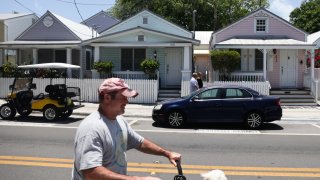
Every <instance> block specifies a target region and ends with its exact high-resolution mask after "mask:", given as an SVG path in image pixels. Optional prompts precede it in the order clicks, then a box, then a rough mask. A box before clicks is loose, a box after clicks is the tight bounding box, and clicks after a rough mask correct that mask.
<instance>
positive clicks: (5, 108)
mask: <svg viewBox="0 0 320 180" xmlns="http://www.w3.org/2000/svg"><path fill="white" fill-rule="evenodd" d="M16 113H17V111H16V109H15V108H14V107H13V106H12V105H11V104H9V103H6V104H3V105H2V106H1V107H0V117H1V118H2V119H8V120H9V119H12V118H14V116H15V115H16Z"/></svg>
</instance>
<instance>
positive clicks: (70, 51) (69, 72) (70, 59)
mask: <svg viewBox="0 0 320 180" xmlns="http://www.w3.org/2000/svg"><path fill="white" fill-rule="evenodd" d="M67 63H68V64H72V49H71V48H67ZM67 73H68V76H67V77H68V78H72V70H71V69H68V71H67Z"/></svg>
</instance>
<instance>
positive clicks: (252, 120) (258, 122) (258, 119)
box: [245, 112, 263, 129]
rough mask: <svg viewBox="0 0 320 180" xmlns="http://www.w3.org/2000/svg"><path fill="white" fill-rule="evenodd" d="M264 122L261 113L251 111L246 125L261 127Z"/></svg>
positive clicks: (254, 127)
mask: <svg viewBox="0 0 320 180" xmlns="http://www.w3.org/2000/svg"><path fill="white" fill-rule="evenodd" d="M262 124H263V118H262V116H261V114H260V113H257V112H250V113H249V114H248V115H247V117H246V119H245V125H246V127H247V128H249V129H259V128H260V127H261V126H262Z"/></svg>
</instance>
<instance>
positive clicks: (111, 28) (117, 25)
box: [101, 9, 192, 37]
mask: <svg viewBox="0 0 320 180" xmlns="http://www.w3.org/2000/svg"><path fill="white" fill-rule="evenodd" d="M145 13H147V14H150V15H151V16H153V17H156V18H157V19H159V20H160V21H162V22H163V23H166V24H168V25H169V26H171V27H175V28H177V29H179V30H180V31H182V32H185V33H187V34H189V35H190V37H191V36H192V32H191V31H188V30H186V29H184V28H183V27H181V26H179V25H177V24H174V23H172V22H170V21H168V20H166V19H164V18H163V17H160V16H159V15H157V14H155V13H153V12H151V11H149V10H148V9H145V10H142V11H140V12H139V13H137V14H136V15H133V16H131V17H129V18H128V19H126V20H123V21H121V22H120V23H118V24H115V25H114V26H112V27H110V28H109V29H107V30H106V31H104V32H102V33H101V35H105V34H108V32H111V31H112V30H114V29H116V28H119V27H120V26H121V25H124V24H127V23H128V22H130V21H131V20H132V19H135V18H136V17H139V16H142V15H143V14H145ZM137 26H139V25H137ZM131 28H132V27H131ZM152 28H153V27H151V28H149V29H152ZM154 30H157V29H156V28H154Z"/></svg>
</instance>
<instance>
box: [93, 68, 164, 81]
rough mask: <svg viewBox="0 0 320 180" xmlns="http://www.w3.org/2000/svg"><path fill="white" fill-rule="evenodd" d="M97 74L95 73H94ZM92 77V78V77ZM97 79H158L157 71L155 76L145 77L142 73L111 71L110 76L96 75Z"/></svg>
mask: <svg viewBox="0 0 320 180" xmlns="http://www.w3.org/2000/svg"><path fill="white" fill-rule="evenodd" d="M95 73H97V72H95ZM93 77H94V76H93ZM96 77H97V78H100V79H101V78H102V79H105V78H109V77H118V78H121V79H158V77H159V71H157V73H156V74H155V75H151V76H150V75H147V74H145V73H144V72H142V71H129V70H128V71H113V72H112V73H111V74H97V75H96Z"/></svg>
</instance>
